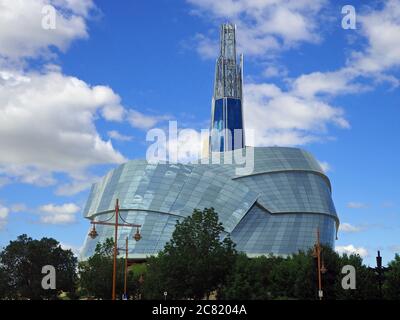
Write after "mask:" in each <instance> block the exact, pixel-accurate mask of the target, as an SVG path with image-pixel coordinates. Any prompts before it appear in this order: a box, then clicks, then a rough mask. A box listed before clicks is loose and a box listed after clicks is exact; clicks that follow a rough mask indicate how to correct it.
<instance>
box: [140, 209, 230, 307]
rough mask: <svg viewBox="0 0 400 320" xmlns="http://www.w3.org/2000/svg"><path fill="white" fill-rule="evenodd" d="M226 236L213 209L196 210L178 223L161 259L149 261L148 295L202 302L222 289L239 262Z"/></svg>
mask: <svg viewBox="0 0 400 320" xmlns="http://www.w3.org/2000/svg"><path fill="white" fill-rule="evenodd" d="M223 232H224V228H223V226H222V223H220V222H219V221H218V214H217V213H216V212H215V211H214V209H213V208H210V209H207V208H205V209H204V210H203V211H200V210H197V209H195V210H194V211H193V214H192V215H191V216H189V217H186V218H185V219H183V220H182V221H181V222H179V221H177V224H176V228H175V230H174V232H173V234H172V239H171V240H170V242H168V243H167V244H166V245H165V247H164V250H163V251H161V252H160V253H159V255H158V256H157V257H153V258H150V259H149V260H148V267H147V273H146V278H145V281H144V295H145V297H146V298H150V299H152V298H153V299H161V298H162V293H163V292H165V291H166V292H167V293H168V297H170V298H175V299H185V298H193V299H202V298H204V297H207V298H208V297H209V296H210V294H211V293H212V292H214V291H216V290H217V289H219V288H220V287H221V286H222V285H223V284H224V282H225V280H226V277H227V275H228V274H229V272H230V271H231V269H232V265H233V264H234V262H235V257H236V254H237V253H236V250H235V248H234V247H235V245H234V243H233V242H232V240H231V239H230V238H229V236H225V237H224V238H223V239H222V240H221V236H222V234H223Z"/></svg>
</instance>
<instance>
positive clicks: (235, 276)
mask: <svg viewBox="0 0 400 320" xmlns="http://www.w3.org/2000/svg"><path fill="white" fill-rule="evenodd" d="M281 260H282V258H276V257H268V258H267V257H258V258H253V259H250V258H248V257H247V256H246V255H245V254H243V253H241V254H239V255H238V256H237V258H236V261H235V263H234V266H233V271H232V272H231V273H230V274H229V275H228V278H227V280H226V283H225V284H224V285H223V286H222V287H221V289H220V290H219V292H218V299H229V300H233V299H234V300H236V299H238V300H246V299H250V300H257V299H260V300H267V299H269V298H270V297H271V292H270V290H271V272H272V270H273V268H274V266H275V265H276V264H277V263H278V262H279V261H281Z"/></svg>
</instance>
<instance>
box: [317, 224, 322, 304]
mask: <svg viewBox="0 0 400 320" xmlns="http://www.w3.org/2000/svg"><path fill="white" fill-rule="evenodd" d="M317 261H318V296H319V300H322V281H321V247H320V244H319V228H318V229H317Z"/></svg>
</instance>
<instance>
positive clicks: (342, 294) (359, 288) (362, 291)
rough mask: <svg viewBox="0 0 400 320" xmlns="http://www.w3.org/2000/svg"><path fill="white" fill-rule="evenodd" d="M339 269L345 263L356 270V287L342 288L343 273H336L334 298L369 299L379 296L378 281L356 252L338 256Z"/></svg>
mask: <svg viewBox="0 0 400 320" xmlns="http://www.w3.org/2000/svg"><path fill="white" fill-rule="evenodd" d="M339 263H340V270H342V268H343V267H344V266H345V265H351V266H353V267H354V268H355V271H356V289H355V290H352V289H348V290H345V289H343V288H342V279H343V277H344V276H345V274H342V273H341V272H340V274H339V275H338V278H337V281H336V299H338V300H365V299H367V300H371V299H378V298H379V290H378V281H377V277H376V275H375V273H374V271H373V270H370V269H369V268H368V267H366V266H365V265H363V261H362V258H361V257H360V256H359V255H358V254H351V255H347V254H344V255H343V256H341V257H340V262H339Z"/></svg>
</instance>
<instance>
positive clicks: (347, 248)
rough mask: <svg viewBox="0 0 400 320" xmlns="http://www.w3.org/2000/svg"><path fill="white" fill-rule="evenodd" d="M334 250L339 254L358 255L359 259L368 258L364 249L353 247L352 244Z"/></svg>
mask: <svg viewBox="0 0 400 320" xmlns="http://www.w3.org/2000/svg"><path fill="white" fill-rule="evenodd" d="M335 250H336V251H337V252H338V253H339V254H348V255H350V254H358V255H359V256H360V257H362V258H365V257H367V256H368V250H367V249H365V248H364V247H355V246H354V245H352V244H349V245H347V246H336V247H335Z"/></svg>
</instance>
